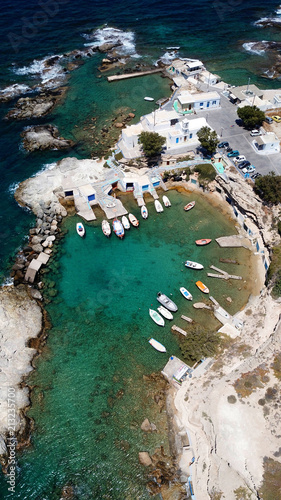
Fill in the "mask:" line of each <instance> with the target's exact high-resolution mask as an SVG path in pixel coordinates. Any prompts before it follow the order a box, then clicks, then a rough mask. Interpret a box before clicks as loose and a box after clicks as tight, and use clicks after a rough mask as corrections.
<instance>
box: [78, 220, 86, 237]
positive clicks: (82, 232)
mask: <svg viewBox="0 0 281 500" xmlns="http://www.w3.org/2000/svg"><path fill="white" fill-rule="evenodd" d="M76 231H77V234H79V236H80V237H81V238H84V236H85V228H84V226H83V224H82V222H77V224H76Z"/></svg>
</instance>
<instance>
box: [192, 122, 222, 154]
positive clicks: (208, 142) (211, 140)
mask: <svg viewBox="0 0 281 500" xmlns="http://www.w3.org/2000/svg"><path fill="white" fill-rule="evenodd" d="M197 137H198V140H199V142H200V144H201V146H202V147H203V148H205V149H206V150H207V151H209V152H210V153H211V154H212V153H214V152H215V151H216V149H217V145H218V143H219V139H218V136H217V133H216V132H215V130H211V129H210V127H201V128H200V130H198V132H197Z"/></svg>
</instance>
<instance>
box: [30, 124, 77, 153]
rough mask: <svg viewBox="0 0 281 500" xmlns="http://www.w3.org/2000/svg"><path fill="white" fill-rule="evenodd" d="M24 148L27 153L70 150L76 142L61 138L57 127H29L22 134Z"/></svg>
mask: <svg viewBox="0 0 281 500" xmlns="http://www.w3.org/2000/svg"><path fill="white" fill-rule="evenodd" d="M21 137H23V147H24V148H25V149H26V150H27V151H36V150H38V149H40V150H44V149H68V148H71V147H73V146H74V142H73V141H71V140H66V139H64V138H63V137H60V136H59V131H58V129H57V127H54V126H52V125H35V126H31V127H27V128H26V129H25V130H24V131H23V132H22V133H21Z"/></svg>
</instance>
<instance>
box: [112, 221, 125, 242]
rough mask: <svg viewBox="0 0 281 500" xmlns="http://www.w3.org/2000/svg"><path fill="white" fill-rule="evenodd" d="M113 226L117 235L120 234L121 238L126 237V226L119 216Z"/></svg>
mask: <svg viewBox="0 0 281 500" xmlns="http://www.w3.org/2000/svg"><path fill="white" fill-rule="evenodd" d="M112 227H113V231H114V233H115V234H116V236H118V238H121V239H122V238H124V235H125V231H124V227H123V224H122V222H121V221H120V220H119V219H117V217H116V218H115V219H113V222H112Z"/></svg>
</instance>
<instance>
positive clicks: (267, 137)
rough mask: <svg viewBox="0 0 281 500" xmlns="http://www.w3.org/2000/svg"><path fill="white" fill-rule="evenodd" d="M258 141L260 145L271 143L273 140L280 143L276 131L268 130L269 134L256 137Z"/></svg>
mask: <svg viewBox="0 0 281 500" xmlns="http://www.w3.org/2000/svg"><path fill="white" fill-rule="evenodd" d="M256 142H257V143H258V144H259V145H262V144H270V143H271V142H278V143H279V139H277V137H276V135H275V134H274V132H268V134H265V135H260V136H258V137H257V138H256Z"/></svg>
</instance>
